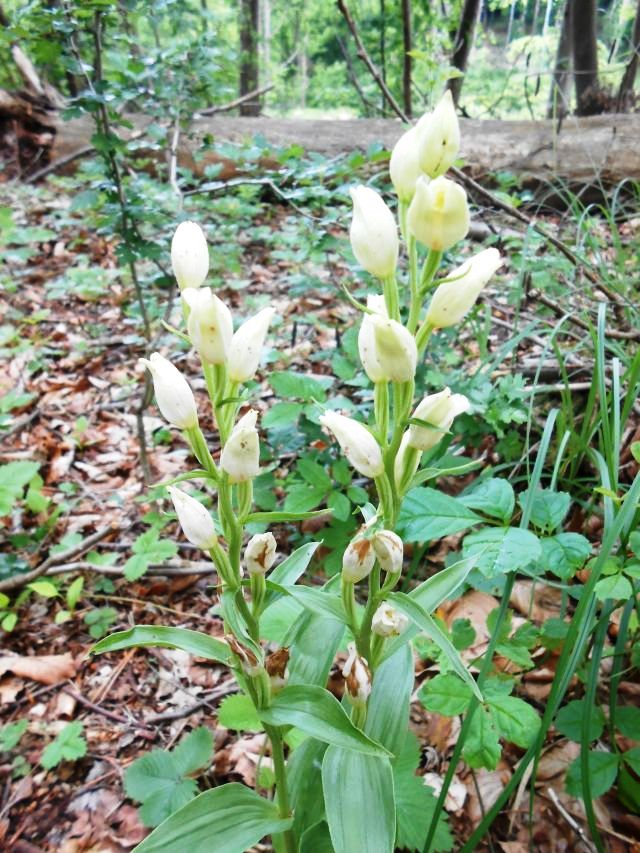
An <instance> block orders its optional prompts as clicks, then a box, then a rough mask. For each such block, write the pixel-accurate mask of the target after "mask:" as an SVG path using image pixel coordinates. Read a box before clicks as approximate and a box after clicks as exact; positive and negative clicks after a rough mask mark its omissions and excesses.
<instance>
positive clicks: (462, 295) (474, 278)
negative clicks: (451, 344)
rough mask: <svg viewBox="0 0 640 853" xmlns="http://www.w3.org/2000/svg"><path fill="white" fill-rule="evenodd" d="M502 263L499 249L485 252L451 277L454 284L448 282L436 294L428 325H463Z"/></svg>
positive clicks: (430, 308)
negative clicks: (465, 317)
mask: <svg viewBox="0 0 640 853" xmlns="http://www.w3.org/2000/svg"><path fill="white" fill-rule="evenodd" d="M502 264H503V258H502V256H501V255H500V252H499V251H498V250H497V249H485V250H484V251H482V252H479V253H478V254H477V255H474V257H473V258H471V259H470V260H469V261H467V262H466V263H464V264H462V265H461V266H459V267H458V268H457V269H456V270H454V271H453V272H452V273H451V275H450V276H447V278H448V279H450V281H444V282H443V283H442V284H441V285H439V286H438V288H437V289H436V291H435V293H434V294H433V298H432V300H431V303H430V304H429V308H428V310H427V316H426V322H427V323H428V324H429V325H430V326H433V327H434V328H436V329H444V328H446V327H447V326H454V325H455V324H456V323H459V322H460V320H462V319H463V317H464V316H465V315H466V314H467V313H468V312H469V311H470V310H471V308H473V306H474V305H475V303H476V300H477V298H478V296H479V295H480V293H481V292H482V290H483V289H484V287H485V286H486V285H487V283H488V282H489V279H490V278H491V277H492V276H493V274H494V273H495V271H496V270H497V269H498V268H499V267H501V266H502Z"/></svg>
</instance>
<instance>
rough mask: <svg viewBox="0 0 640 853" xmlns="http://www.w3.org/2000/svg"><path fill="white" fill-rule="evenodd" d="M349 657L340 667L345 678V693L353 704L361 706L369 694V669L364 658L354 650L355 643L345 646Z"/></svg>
mask: <svg viewBox="0 0 640 853" xmlns="http://www.w3.org/2000/svg"><path fill="white" fill-rule="evenodd" d="M347 651H348V652H349V657H348V658H347V662H346V663H345V665H344V667H343V668H342V675H343V676H344V678H345V680H346V685H347V695H348V697H349V699H350V700H351V702H352V704H353V705H359V706H363V705H366V704H367V699H368V698H369V696H370V695H371V670H370V669H369V664H368V663H367V661H366V660H365V658H363V657H360V655H359V654H358V652H357V651H356V646H355V643H349V645H348V646H347Z"/></svg>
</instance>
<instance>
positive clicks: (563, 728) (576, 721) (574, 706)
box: [555, 699, 606, 743]
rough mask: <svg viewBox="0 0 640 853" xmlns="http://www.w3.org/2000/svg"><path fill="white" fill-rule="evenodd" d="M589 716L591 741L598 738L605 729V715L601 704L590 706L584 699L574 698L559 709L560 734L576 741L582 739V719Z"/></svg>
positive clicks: (558, 725)
mask: <svg viewBox="0 0 640 853" xmlns="http://www.w3.org/2000/svg"><path fill="white" fill-rule="evenodd" d="M585 714H587V715H588V718H589V734H588V738H589V742H591V741H594V740H597V739H598V738H599V737H600V735H601V734H602V732H603V731H604V724H605V722H606V721H605V716H604V714H603V712H602V709H601V708H600V707H599V706H597V705H596V706H595V707H593V706H592V707H591V708H588V707H587V704H586V702H585V700H584V699H574V700H572V701H571V702H568V703H567V704H566V705H565V706H564V707H563V708H561V709H560V710H559V711H558V715H557V717H556V722H555V726H556V728H557V730H558V731H559V732H560V734H563V735H564V736H565V737H566V738H569V740H573V741H575V742H576V743H580V742H581V741H582V721H583V719H584V715H585Z"/></svg>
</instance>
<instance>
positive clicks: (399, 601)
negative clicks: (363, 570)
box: [387, 592, 483, 702]
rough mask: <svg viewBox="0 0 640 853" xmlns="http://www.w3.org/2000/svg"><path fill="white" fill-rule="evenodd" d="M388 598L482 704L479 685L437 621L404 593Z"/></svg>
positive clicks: (397, 593) (391, 594)
mask: <svg viewBox="0 0 640 853" xmlns="http://www.w3.org/2000/svg"><path fill="white" fill-rule="evenodd" d="M387 598H388V599H389V601H391V602H392V603H393V604H394V605H395V606H396V607H397V608H398V610H402V612H403V613H404V614H405V615H406V616H408V617H409V619H411V621H412V622H414V623H415V624H416V625H417V626H418V628H419V629H420V630H421V631H424V633H425V634H426V635H427V636H428V637H429V639H430V640H432V641H433V642H434V643H435V644H436V645H437V646H438V648H439V649H440V650H441V651H442V653H443V654H444V655H445V656H446V658H447V660H448V661H449V663H450V664H451V667H452V669H453V670H454V671H455V672H457V673H458V675H459V676H460V678H462V679H464V681H466V683H467V684H468V685H469V687H470V688H471V689H472V690H473V693H474V695H475V696H476V698H477V699H478V700H479V701H480V702H482V701H483V699H482V693H481V692H480V690H479V688H478V685H477V684H476V682H475V680H474V679H473V678H472V677H471V674H470V672H469V670H468V669H467V668H466V666H465V665H464V663H463V662H462V660H461V659H460V655H459V654H458V651H457V649H456V647H455V646H454V645H453V643H452V642H451V640H450V639H449V638H448V637H447V635H446V634H445V633H444V631H443V630H442V629H441V628H440V627H439V626H438V624H437V623H436V621H435V620H434V619H433V618H432V617H431V616H429V614H428V613H427V612H426V611H425V610H423V609H422V607H420V605H419V604H418V603H417V602H416V601H414V600H413V599H412V598H411V597H410V596H408V595H406V594H405V593H404V592H392V593H390V594H389V595H388V596H387Z"/></svg>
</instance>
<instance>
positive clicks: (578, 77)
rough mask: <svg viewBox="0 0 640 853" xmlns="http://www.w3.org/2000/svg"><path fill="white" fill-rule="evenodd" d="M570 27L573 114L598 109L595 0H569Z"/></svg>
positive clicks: (585, 113)
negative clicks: (571, 8)
mask: <svg viewBox="0 0 640 853" xmlns="http://www.w3.org/2000/svg"><path fill="white" fill-rule="evenodd" d="M572 2H573V14H572V15H571V29H572V31H573V32H572V35H573V38H572V42H573V76H574V81H575V89H576V113H577V114H578V115H579V116H586V115H593V114H594V113H597V112H601V108H600V105H599V97H598V94H599V93H598V40H597V26H598V24H597V6H596V0H572Z"/></svg>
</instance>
